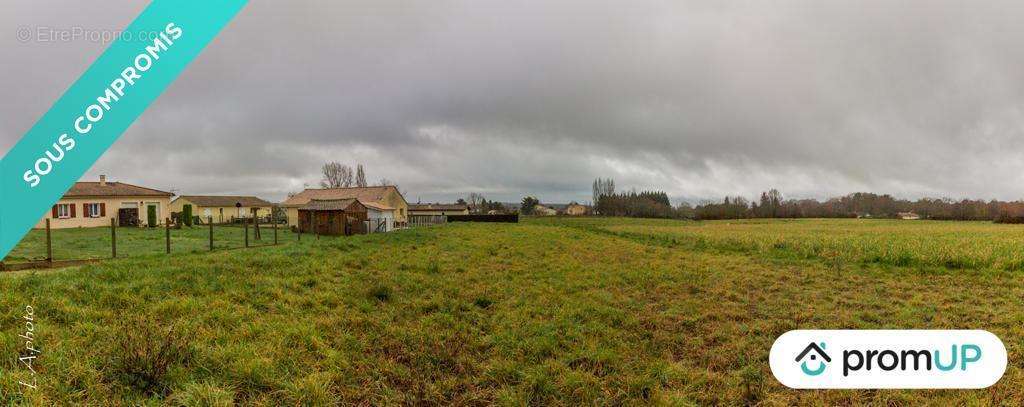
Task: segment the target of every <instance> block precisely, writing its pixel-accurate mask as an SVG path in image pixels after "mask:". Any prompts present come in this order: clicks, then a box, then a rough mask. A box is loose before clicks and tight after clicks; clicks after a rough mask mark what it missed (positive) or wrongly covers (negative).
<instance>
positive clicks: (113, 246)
mask: <svg viewBox="0 0 1024 407" xmlns="http://www.w3.org/2000/svg"><path fill="white" fill-rule="evenodd" d="M110 257H112V258H115V259H116V258H117V219H115V218H110Z"/></svg>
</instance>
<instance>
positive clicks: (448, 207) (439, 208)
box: [409, 203, 469, 216]
mask: <svg viewBox="0 0 1024 407" xmlns="http://www.w3.org/2000/svg"><path fill="white" fill-rule="evenodd" d="M409 215H411V216H447V215H469V205H463V204H440V203H431V204H409Z"/></svg>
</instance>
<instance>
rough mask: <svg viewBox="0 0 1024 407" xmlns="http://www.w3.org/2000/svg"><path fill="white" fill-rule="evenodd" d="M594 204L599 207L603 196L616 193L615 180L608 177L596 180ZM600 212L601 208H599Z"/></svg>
mask: <svg viewBox="0 0 1024 407" xmlns="http://www.w3.org/2000/svg"><path fill="white" fill-rule="evenodd" d="M593 194H594V195H593V199H594V201H593V204H594V207H595V208H599V207H600V206H601V205H600V204H601V197H604V196H612V195H615V180H613V179H611V178H608V179H601V178H598V179H595V180H594V192H593ZM598 213H600V209H599V210H598Z"/></svg>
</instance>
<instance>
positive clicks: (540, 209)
mask: <svg viewBox="0 0 1024 407" xmlns="http://www.w3.org/2000/svg"><path fill="white" fill-rule="evenodd" d="M533 214H534V215H537V216H555V215H558V211H557V210H555V209H554V208H549V207H547V206H544V205H537V206H534V207H533Z"/></svg>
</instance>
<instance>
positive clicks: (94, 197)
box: [36, 175, 174, 229]
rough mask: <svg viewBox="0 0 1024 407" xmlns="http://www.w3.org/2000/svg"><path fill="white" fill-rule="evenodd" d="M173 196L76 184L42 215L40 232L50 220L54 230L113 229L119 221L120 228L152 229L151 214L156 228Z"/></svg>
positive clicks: (111, 184)
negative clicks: (108, 227) (141, 227)
mask: <svg viewBox="0 0 1024 407" xmlns="http://www.w3.org/2000/svg"><path fill="white" fill-rule="evenodd" d="M173 195H174V194H172V193H170V192H164V191H160V190H156V189H152V188H146V187H140V186H137V185H131V184H126V183H123V182H107V177H106V176H105V175H100V180H99V182H76V183H75V185H72V186H71V189H69V190H68V191H67V192H66V193H64V197H62V198H61V199H60V201H58V202H57V204H55V205H53V207H52V208H50V211H49V212H47V213H46V215H43V218H42V219H40V220H39V223H37V224H36V227H37V228H43V227H46V219H50V227H51V228H53V229H66V228H80V227H102V226H110V219H111V218H114V219H117V223H118V225H119V226H146V225H149V222H150V219H149V214H150V212H152V213H153V214H154V215H155V216H153V222H154V226H156V225H160V224H162V223H163V219H164V217H165V216H167V214H168V213H169V212H168V209H167V208H168V205H169V204H170V201H171V196H173Z"/></svg>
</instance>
